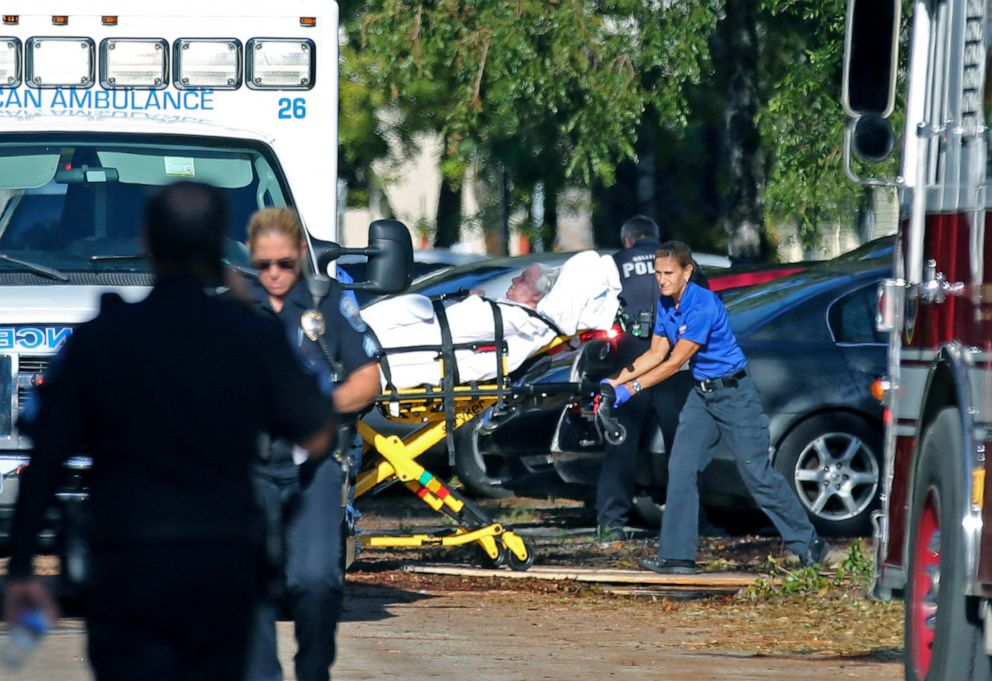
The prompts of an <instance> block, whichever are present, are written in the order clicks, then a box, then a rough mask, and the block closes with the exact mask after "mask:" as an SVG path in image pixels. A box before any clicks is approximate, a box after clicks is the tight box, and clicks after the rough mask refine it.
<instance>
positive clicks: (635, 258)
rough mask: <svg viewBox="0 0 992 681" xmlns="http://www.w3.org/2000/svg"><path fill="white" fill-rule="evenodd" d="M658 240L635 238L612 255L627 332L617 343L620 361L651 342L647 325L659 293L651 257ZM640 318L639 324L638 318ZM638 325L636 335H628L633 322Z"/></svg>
mask: <svg viewBox="0 0 992 681" xmlns="http://www.w3.org/2000/svg"><path fill="white" fill-rule="evenodd" d="M660 246H661V242H660V241H658V240H657V239H650V238H648V239H639V240H638V241H636V242H635V243H634V244H633V245H632V246H631V247H630V248H625V249H623V250H621V251H617V252H616V253H614V254H613V260H614V261H615V262H616V264H617V270H618V271H619V272H620V286H621V291H620V297H621V298H623V309H622V310H621V313H622V314H623V315H624V316H625V318H626V326H627V331H628V333H627V334H624V336H623V339H622V340H621V343H620V347H619V350H620V362H621V364H627V363H628V362H631V361H633V360H634V359H635V358H637V357H638V356H640V355H641V354H642V353H644V352H645V351H646V350H647V349H648V347H649V346H650V345H651V334H650V331H651V325H652V323H653V321H654V306H655V303H657V302H658V296H659V295H660V292H659V290H658V282H657V280H656V279H655V277H654V256H655V253H657V251H658V248H659V247H660ZM642 319H643V320H644V322H643V324H641V321H640V320H642ZM635 323H637V324H640V325H641V328H642V329H643V331H642V332H641V335H640V336H636V335H632V332H633V329H632V327H633V326H634V324H635Z"/></svg>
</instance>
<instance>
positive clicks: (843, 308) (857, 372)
mask: <svg viewBox="0 0 992 681" xmlns="http://www.w3.org/2000/svg"><path fill="white" fill-rule="evenodd" d="M877 286H878V281H872V282H871V283H868V284H865V285H864V286H861V287H859V288H857V289H854V290H853V291H851V292H849V293H847V294H845V295H843V296H841V297H840V298H838V299H837V300H836V301H834V303H833V304H832V305H831V306H830V309H829V311H828V313H827V323H828V325H829V327H830V332H831V334H832V335H833V338H834V343H836V345H837V350H838V351H839V352H840V354H841V356H842V357H843V358H844V363H845V365H846V366H847V369H848V371H850V372H851V376H852V378H853V379H854V383H855V384H856V385H857V386H858V388H859V393H860V394H861V395H862V397H864V398H866V399H871V394H870V387H871V384H872V382H873V381H874V380H875V379H876V378H878V377H879V376H882V375H884V374H885V371H886V362H887V360H886V352H887V350H888V343H889V339H888V334H886V333H882V332H880V331H878V330H876V329H875V312H876V310H877Z"/></svg>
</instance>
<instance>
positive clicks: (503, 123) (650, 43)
mask: <svg viewBox="0 0 992 681" xmlns="http://www.w3.org/2000/svg"><path fill="white" fill-rule="evenodd" d="M718 4H719V3H718V2H716V0H712V1H707V2H701V1H699V0H695V1H692V0H668V1H666V2H664V3H645V2H643V1H642V0H600V1H599V2H590V1H588V0H514V1H507V0H475V1H465V0H433V1H431V2H409V1H404V0H369V1H368V2H367V3H365V10H366V11H365V12H364V13H363V14H362V15H361V29H360V39H361V43H360V48H361V49H360V51H361V52H362V53H363V54H364V55H366V57H367V58H368V62H366V63H365V65H364V67H363V68H364V71H363V73H364V76H365V77H366V79H367V81H366V82H367V86H368V88H369V89H370V91H371V92H377V93H382V96H383V98H384V100H385V102H386V103H388V104H391V105H392V106H393V107H394V109H395V111H397V112H399V114H400V115H399V118H398V120H399V121H400V122H399V125H402V126H405V127H406V128H407V129H417V130H430V131H432V132H436V133H439V134H440V135H442V136H443V138H444V140H445V142H446V143H445V145H444V151H443V154H444V158H442V170H443V172H444V175H445V177H446V179H447V180H448V181H451V182H458V181H459V180H460V179H461V177H463V175H464V171H465V169H466V168H467V167H468V166H469V164H471V163H473V162H474V161H476V160H477V159H478V158H480V157H482V158H484V159H486V161H487V162H489V163H493V164H496V165H499V166H501V167H503V168H505V169H506V171H507V173H508V175H509V177H510V180H511V183H512V184H513V186H514V187H515V188H516V190H515V193H514V194H513V195H515V196H518V197H519V198H520V199H521V200H522V198H523V197H525V196H528V195H529V192H530V191H531V190H532V189H533V187H534V185H535V184H536V183H537V182H542V183H543V186H544V188H545V196H549V195H550V196H554V194H555V193H556V192H557V189H558V188H560V187H561V186H563V185H564V184H565V183H566V182H570V183H574V184H589V183H590V182H591V181H592V180H593V179H594V178H595V179H598V180H599V181H602V182H604V183H606V184H609V183H612V182H613V181H614V180H615V169H616V167H617V165H618V164H619V163H620V162H621V161H622V160H623V159H628V158H634V157H635V154H636V141H637V134H638V128H639V126H640V123H641V119H642V116H643V115H644V112H645V111H646V110H648V107H651V110H653V111H654V112H655V114H656V115H657V116H658V118H659V119H660V120H661V121H663V122H664V123H665V124H666V125H677V126H678V125H684V123H685V121H686V117H687V115H688V107H687V102H686V98H685V96H684V93H683V86H684V85H685V84H686V83H692V82H696V81H698V80H699V78H700V77H701V74H702V73H703V72H704V66H705V63H706V59H707V57H708V47H707V36H708V35H709V34H710V33H711V32H712V30H713V27H714V25H715V22H716V18H717V9H718V7H717V5H718ZM549 207H550V208H551V210H548V208H547V207H546V209H545V214H546V215H552V216H553V215H554V214H555V212H556V211H555V210H554V207H553V205H552V206H549Z"/></svg>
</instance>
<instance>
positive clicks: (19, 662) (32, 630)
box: [0, 609, 49, 669]
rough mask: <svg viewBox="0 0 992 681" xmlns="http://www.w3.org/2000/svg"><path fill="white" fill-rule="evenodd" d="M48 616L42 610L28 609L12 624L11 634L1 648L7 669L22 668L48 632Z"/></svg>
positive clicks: (0, 652)
mask: <svg viewBox="0 0 992 681" xmlns="http://www.w3.org/2000/svg"><path fill="white" fill-rule="evenodd" d="M48 626H49V623H48V618H47V617H46V616H45V613H43V612H42V611H41V610H33V609H32V610H27V611H25V612H23V613H21V615H20V616H19V617H18V619H17V620H16V621H15V622H14V623H12V624H11V625H10V634H9V637H8V638H7V640H6V642H5V643H4V645H3V647H2V648H0V664H2V666H3V667H5V668H6V669H20V668H21V667H22V666H23V665H24V662H25V661H26V660H27V658H28V657H29V656H30V655H31V653H32V652H34V649H35V648H37V647H38V644H39V643H41V639H42V637H43V636H44V635H45V634H47V633H48Z"/></svg>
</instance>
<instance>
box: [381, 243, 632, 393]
mask: <svg viewBox="0 0 992 681" xmlns="http://www.w3.org/2000/svg"><path fill="white" fill-rule="evenodd" d="M619 293H620V276H619V273H618V272H617V268H616V265H615V263H614V261H613V258H612V257H610V256H601V255H599V254H598V253H596V252H595V251H583V252H581V253H577V254H576V255H574V256H572V257H571V258H569V259H568V260H567V261H566V262H565V263H564V265H562V267H561V268H560V269H559V270H558V271H557V276H556V272H555V271H554V270H552V269H551V268H545V267H543V266H541V265H536V266H535V265H532V266H531V267H528V268H527V269H526V270H524V272H523V273H521V275H519V276H518V277H516V278H514V280H513V283H512V284H511V285H510V288H509V289H508V290H507V293H506V297H505V298H500V299H498V300H495V301H490V300H488V299H485V298H483V297H481V296H479V295H475V294H470V295H468V296H467V297H465V298H464V299H460V300H452V301H451V302H446V303H445V305H444V317H445V318H446V321H447V325H448V328H449V329H450V333H451V342H452V344H455V345H457V344H460V343H478V344H479V345H482V346H485V347H484V348H482V349H476V350H471V349H461V350H456V351H455V353H454V355H455V358H456V363H457V369H458V379H459V382H460V383H467V382H469V381H481V380H486V379H491V378H494V377H495V376H496V375H497V367H498V361H499V355H498V354H497V353H496V352H495V351H493V348H492V345H493V342H494V341H495V340H496V336H497V333H496V329H495V321H494V319H495V317H494V313H493V305H494V304H495V305H496V306H497V307H498V309H499V316H500V317H501V321H502V335H503V340H504V342H505V344H506V348H507V363H508V365H509V370H510V371H512V370H513V369H515V368H517V367H519V366H520V365H521V364H523V362H524V361H525V360H526V359H527V358H528V357H530V356H531V355H532V354H534V353H535V352H537V351H538V350H540V349H541V348H543V347H545V346H546V345H548V343H550V342H551V341H552V340H554V339H555V337H557V336H558V335H559V334H562V335H565V336H572V335H574V334H576V333H577V332H578V331H580V330H587V329H602V330H606V329H609V328H610V327H611V326H612V325H613V321H614V319H615V317H616V313H617V308H618V307H619V300H618V295H619ZM362 317H363V318H364V319H365V321H366V323H368V325H369V326H371V327H372V329H373V330H374V331H375V333H376V335H377V336H378V337H379V342H380V343H381V344H382V346H383V348H384V350H385V351H386V360H385V361H386V362H388V366H389V373H390V376H389V378H390V382H391V384H392V386H393V387H395V388H412V387H415V386H420V385H424V384H427V385H439V384H440V382H441V363H440V361H439V355H440V350H441V345H442V333H441V324H440V323H439V320H438V318H437V314H435V310H434V307H433V304H432V301H431V300H430V299H429V298H427V297H426V296H422V295H419V294H407V295H399V296H394V297H392V298H388V299H385V300H382V301H380V302H378V303H375V304H373V305H371V306H369V307H368V308H366V309H365V310H363V312H362ZM417 346H431V349H429V350H425V349H418V350H415V351H410V352H398V351H397V350H399V349H401V348H409V347H417ZM383 385H386V378H385V376H384V377H383Z"/></svg>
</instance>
